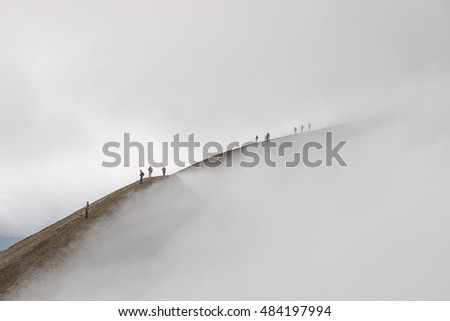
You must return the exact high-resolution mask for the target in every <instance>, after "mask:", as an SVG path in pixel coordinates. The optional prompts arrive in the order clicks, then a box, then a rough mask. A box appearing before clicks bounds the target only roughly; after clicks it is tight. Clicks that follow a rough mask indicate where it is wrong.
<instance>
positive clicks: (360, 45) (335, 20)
mask: <svg viewBox="0 0 450 321" xmlns="http://www.w3.org/2000/svg"><path fill="white" fill-rule="evenodd" d="M449 34H450V3H449V2H448V1H447V0H441V1H439V0H426V1H425V0H423V1H410V0H396V1H392V0H389V1H388V0H380V1H372V2H369V1H356V0H354V1H351V0H343V1H334V0H323V1H315V0H310V1H265V0H239V1H237V0H236V1H233V0H231V1H230V0H227V1H211V0H203V1H200V0H193V1H182V0H179V1H171V0H168V1H133V0H132V1H130V0H127V1H111V0H108V1H98V0H97V1H60V0H58V1H56V0H55V1H45V0H42V1H38V2H34V1H20V0H19V1H5V0H0V40H1V42H0V46H1V50H0V148H1V165H2V166H1V167H0V177H1V180H0V235H4V236H15V237H23V236H26V235H27V234H29V233H31V232H35V231H37V230H39V229H40V228H42V227H44V226H46V225H48V224H49V223H51V222H53V221H55V220H56V219H59V218H62V217H64V216H66V215H68V214H70V213H71V212H72V211H74V210H76V209H78V208H80V207H82V206H83V204H84V202H85V201H86V200H91V201H94V200H95V199H97V198H99V197H100V196H102V195H103V194H107V193H109V192H111V191H113V190H115V189H117V188H118V187H120V186H123V185H124V184H126V183H128V182H131V181H133V180H135V179H137V171H138V167H137V164H136V163H135V166H134V167H133V168H130V169H124V168H122V167H121V168H115V169H105V168H102V167H101V162H102V161H103V160H105V157H104V156H103V154H102V146H103V144H104V143H105V142H107V141H111V140H115V141H118V142H120V141H121V140H122V137H123V133H124V132H130V133H131V136H132V138H134V139H136V140H138V141H141V142H143V143H144V142H148V141H154V142H157V143H158V142H161V141H170V140H171V139H172V137H173V135H175V134H176V133H181V134H182V136H183V135H184V137H186V136H187V135H188V134H190V133H193V132H195V133H196V135H197V137H198V139H200V140H201V141H203V142H205V141H208V140H218V141H220V142H224V143H225V142H229V141H231V140H239V141H241V142H243V141H247V140H251V139H253V137H254V135H255V134H260V136H262V135H263V134H264V133H265V132H266V131H271V133H272V135H273V136H280V135H285V134H288V133H290V131H291V130H292V127H293V126H294V125H297V126H299V125H300V124H302V123H303V124H304V123H307V122H312V124H313V127H315V128H317V127H323V126H327V125H333V124H337V123H342V122H346V121H350V120H355V119H358V118H364V117H368V116H372V115H377V114H380V113H386V112H392V111H398V110H404V111H405V113H408V112H411V113H415V114H417V113H419V114H420V113H424V114H426V111H427V109H428V108H429V106H430V105H433V106H435V105H439V107H440V108H441V109H438V110H441V111H442V110H445V108H448V103H449V100H448V96H447V95H446V94H445V91H446V90H447V91H448V88H450V86H449V85H450V80H449V72H450V59H449V57H450V40H449V39H450V38H449ZM433 119H434V118H433ZM176 170H177V168H175V167H174V166H169V172H174V171H176ZM158 171H159V169H158Z"/></svg>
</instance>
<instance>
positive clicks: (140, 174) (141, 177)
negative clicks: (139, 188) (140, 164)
mask: <svg viewBox="0 0 450 321" xmlns="http://www.w3.org/2000/svg"><path fill="white" fill-rule="evenodd" d="M144 176H145V174H144V172H143V171H142V169H141V172H140V173H139V177H140V180H139V184H142V180H143V179H144Z"/></svg>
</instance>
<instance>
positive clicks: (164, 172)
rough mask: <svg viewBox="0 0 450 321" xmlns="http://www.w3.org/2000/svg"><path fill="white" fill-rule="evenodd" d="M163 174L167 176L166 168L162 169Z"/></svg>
mask: <svg viewBox="0 0 450 321" xmlns="http://www.w3.org/2000/svg"><path fill="white" fill-rule="evenodd" d="M162 172H163V176H166V167H165V166H164V167H163V168H162Z"/></svg>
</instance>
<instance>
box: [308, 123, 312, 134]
mask: <svg viewBox="0 0 450 321" xmlns="http://www.w3.org/2000/svg"><path fill="white" fill-rule="evenodd" d="M308 131H309V132H310V131H311V123H309V124H308Z"/></svg>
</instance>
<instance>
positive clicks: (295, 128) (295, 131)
mask: <svg viewBox="0 0 450 321" xmlns="http://www.w3.org/2000/svg"><path fill="white" fill-rule="evenodd" d="M294 135H297V127H294Z"/></svg>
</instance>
